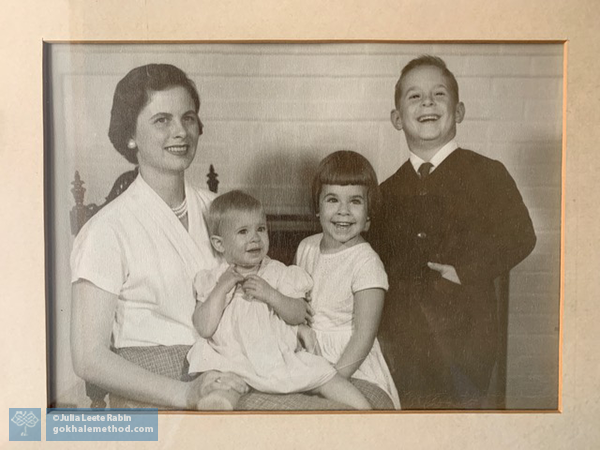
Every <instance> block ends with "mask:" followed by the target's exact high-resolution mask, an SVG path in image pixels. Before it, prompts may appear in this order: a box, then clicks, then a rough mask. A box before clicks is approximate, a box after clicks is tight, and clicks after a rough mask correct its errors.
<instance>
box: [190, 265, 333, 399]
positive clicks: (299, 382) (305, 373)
mask: <svg viewBox="0 0 600 450" xmlns="http://www.w3.org/2000/svg"><path fill="white" fill-rule="evenodd" d="M227 267H228V265H227V263H223V264H221V265H220V266H219V267H218V268H217V269H215V270H208V271H207V270H205V271H201V272H199V273H198V275H197V276H196V279H195V281H194V286H195V287H196V291H197V297H196V298H197V301H200V302H203V301H205V300H206V298H207V297H208V295H209V294H210V292H211V291H212V290H213V288H214V287H215V285H216V283H217V280H218V279H219V277H220V276H221V274H222V273H223V272H224V271H225V270H227ZM258 275H259V276H260V277H262V278H263V279H264V280H265V281H266V282H267V283H269V284H270V285H271V286H272V287H273V288H275V289H277V290H278V291H279V292H281V293H282V294H283V295H286V296H288V297H292V298H301V297H305V296H306V293H307V292H308V291H310V289H311V288H312V280H311V278H310V276H309V275H308V274H307V273H306V272H305V271H304V270H303V269H301V268H299V267H297V266H286V265H285V264H282V263H281V262H279V261H275V260H272V259H270V258H268V257H267V258H265V259H264V260H263V262H262V264H261V267H260V268H259V271H258ZM228 301H229V302H230V303H229V304H228V306H227V307H226V308H225V310H224V312H223V316H222V317H221V321H220V322H219V326H218V328H217V330H216V332H215V334H214V335H213V336H212V337H211V338H210V339H208V340H205V339H200V340H198V341H197V342H196V344H194V346H193V347H192V349H191V350H190V352H189V353H188V361H189V363H190V369H189V371H190V373H195V372H204V371H207V370H220V371H223V372H232V373H235V374H237V375H239V376H240V377H242V378H243V379H244V381H246V383H248V385H250V386H252V387H253V388H254V389H257V390H259V391H262V392H267V393H278V394H287V393H291V392H304V391H309V390H312V389H315V388H317V387H319V386H322V385H323V384H325V383H326V382H328V381H329V380H331V379H332V378H333V377H334V376H335V374H336V373H337V372H336V370H335V368H334V367H333V366H332V365H331V364H330V363H329V362H328V361H327V360H326V359H325V358H322V357H320V356H316V355H313V354H312V353H308V352H306V351H305V350H303V349H302V348H301V347H300V346H299V344H298V339H297V327H295V326H291V325H288V324H287V323H285V322H284V321H283V320H282V319H281V318H280V317H279V316H278V315H277V314H276V313H275V312H274V311H273V310H272V309H271V308H270V307H269V306H268V305H266V304H265V303H263V302H261V301H259V300H256V299H254V298H252V297H249V296H247V295H245V294H244V292H243V290H242V288H241V287H237V288H235V289H232V290H231V292H230V293H229V294H228Z"/></svg>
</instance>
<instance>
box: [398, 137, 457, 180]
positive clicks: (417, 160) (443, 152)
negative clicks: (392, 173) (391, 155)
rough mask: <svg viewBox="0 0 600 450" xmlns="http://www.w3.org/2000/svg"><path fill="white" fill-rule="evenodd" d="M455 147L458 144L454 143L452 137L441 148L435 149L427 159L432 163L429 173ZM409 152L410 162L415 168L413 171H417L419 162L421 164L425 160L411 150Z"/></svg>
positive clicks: (419, 165)
mask: <svg viewBox="0 0 600 450" xmlns="http://www.w3.org/2000/svg"><path fill="white" fill-rule="evenodd" d="M457 148H458V144H457V143H456V141H455V140H454V139H452V140H451V141H450V142H448V143H447V144H446V145H444V146H443V147H442V148H440V149H439V150H438V151H437V153H436V154H435V155H433V157H432V158H431V159H430V160H429V162H430V163H431V164H432V165H433V167H432V168H431V170H430V171H429V173H431V172H433V171H434V170H435V169H436V168H437V166H439V165H440V164H441V163H442V162H443V161H444V160H445V159H446V158H447V157H448V156H450V154H451V153H452V152H453V151H454V150H456V149H457ZM409 153H410V156H409V160H410V163H411V164H412V166H413V168H414V169H415V172H416V173H419V167H421V164H423V163H425V162H427V161H424V160H423V159H421V158H420V157H419V156H417V155H415V154H414V153H413V152H409Z"/></svg>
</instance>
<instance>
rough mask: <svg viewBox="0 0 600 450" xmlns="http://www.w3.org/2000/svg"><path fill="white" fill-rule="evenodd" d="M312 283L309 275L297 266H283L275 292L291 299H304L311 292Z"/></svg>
mask: <svg viewBox="0 0 600 450" xmlns="http://www.w3.org/2000/svg"><path fill="white" fill-rule="evenodd" d="M312 287H313V281H312V278H311V277H310V275H309V274H308V273H307V272H306V271H305V270H304V269H303V268H301V267H298V266H287V267H286V266H285V265H284V266H283V268H282V273H281V276H280V277H279V282H278V285H277V290H278V291H279V292H281V293H282V294H283V295H285V296H287V297H291V298H305V297H306V296H307V294H308V292H310V291H311V290H312Z"/></svg>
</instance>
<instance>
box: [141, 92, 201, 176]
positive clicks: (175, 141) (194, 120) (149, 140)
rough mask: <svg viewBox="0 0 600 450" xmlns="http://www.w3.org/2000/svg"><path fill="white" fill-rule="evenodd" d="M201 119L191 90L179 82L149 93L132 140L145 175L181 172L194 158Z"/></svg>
mask: <svg viewBox="0 0 600 450" xmlns="http://www.w3.org/2000/svg"><path fill="white" fill-rule="evenodd" d="M199 136H200V119H199V118H198V115H197V114H196V109H195V105H194V101H193V100H192V97H191V96H190V94H189V92H188V91H187V90H186V89H185V88H183V87H181V86H176V87H172V88H169V89H165V90H163V91H156V92H152V93H151V94H150V100H149V101H148V104H147V105H146V106H144V108H143V109H142V110H141V111H140V114H139V115H138V118H137V122H136V130H135V135H134V136H132V140H131V141H130V142H133V144H135V146H137V149H138V153H137V157H138V161H139V164H140V170H141V172H142V174H143V175H144V177H152V176H156V175H160V174H163V173H176V174H181V173H183V171H184V170H185V169H187V168H188V167H189V165H190V164H191V163H192V161H193V160H194V156H195V154H196V147H197V146H198V138H199Z"/></svg>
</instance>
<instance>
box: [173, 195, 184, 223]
mask: <svg viewBox="0 0 600 450" xmlns="http://www.w3.org/2000/svg"><path fill="white" fill-rule="evenodd" d="M171 211H173V213H175V215H176V216H177V218H178V219H179V220H181V219H183V218H184V217H185V215H186V214H187V212H188V204H187V198H184V199H183V202H181V205H179V206H178V207H176V208H171Z"/></svg>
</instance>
